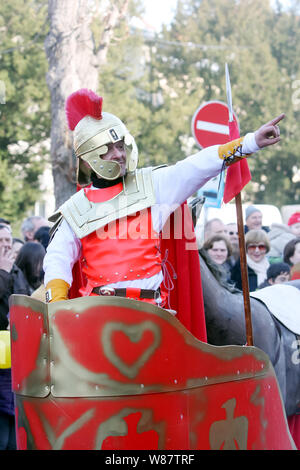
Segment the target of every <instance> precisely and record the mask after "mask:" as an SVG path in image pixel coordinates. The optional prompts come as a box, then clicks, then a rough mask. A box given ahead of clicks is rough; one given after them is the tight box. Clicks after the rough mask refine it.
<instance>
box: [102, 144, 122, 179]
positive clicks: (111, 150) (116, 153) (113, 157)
mask: <svg viewBox="0 0 300 470" xmlns="http://www.w3.org/2000/svg"><path fill="white" fill-rule="evenodd" d="M107 147H108V151H107V152H106V153H105V154H104V155H102V156H101V158H102V159H103V160H106V161H114V162H117V163H119V165H120V167H121V173H120V176H124V175H125V173H126V151H125V144H124V141H123V140H119V142H115V143H114V144H113V143H110V144H108V145H107Z"/></svg>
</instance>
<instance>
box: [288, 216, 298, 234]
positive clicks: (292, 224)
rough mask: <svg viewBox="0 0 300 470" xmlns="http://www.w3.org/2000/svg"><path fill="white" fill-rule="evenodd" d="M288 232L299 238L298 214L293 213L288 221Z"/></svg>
mask: <svg viewBox="0 0 300 470" xmlns="http://www.w3.org/2000/svg"><path fill="white" fill-rule="evenodd" d="M287 224H288V226H289V228H290V231H291V232H292V233H293V234H294V235H295V236H296V237H300V212H294V214H292V215H291V217H290V218H289V220H288V223H287Z"/></svg>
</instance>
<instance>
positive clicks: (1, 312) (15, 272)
mask: <svg viewBox="0 0 300 470" xmlns="http://www.w3.org/2000/svg"><path fill="white" fill-rule="evenodd" d="M12 294H23V295H30V288H29V286H28V283H27V281H26V279H25V277H24V274H23V273H22V271H21V270H20V269H19V268H18V267H17V266H16V265H15V264H14V265H13V267H12V270H11V272H10V273H8V272H7V271H4V270H3V269H0V330H6V329H7V327H8V312H9V304H8V299H9V297H10V296H11V295H12Z"/></svg>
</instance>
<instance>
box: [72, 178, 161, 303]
mask: <svg viewBox="0 0 300 470" xmlns="http://www.w3.org/2000/svg"><path fill="white" fill-rule="evenodd" d="M121 191H122V183H120V184H118V185H116V186H112V187H109V188H105V189H103V188H101V189H99V190H97V189H93V190H91V189H85V194H86V196H87V198H88V199H89V200H90V201H93V202H104V201H109V200H110V199H112V198H113V197H114V196H116V195H117V194H119V193H120V192H121ZM81 243H82V257H83V259H82V270H83V273H84V274H85V276H86V278H87V285H86V286H85V287H84V288H82V289H81V291H80V292H81V294H82V295H90V294H91V291H92V289H93V288H94V287H97V286H102V285H107V284H112V283H116V282H120V281H132V280H135V279H145V278H150V277H152V276H154V275H156V274H158V273H159V272H160V271H161V255H160V249H159V235H158V233H156V232H155V231H154V230H153V226H152V218H151V209H150V208H148V209H145V210H143V211H140V212H137V213H136V214H133V215H131V216H128V217H124V218H122V219H118V220H115V221H113V222H112V223H110V224H107V225H105V227H103V228H101V229H98V230H96V231H95V232H92V233H90V234H89V235H87V236H86V237H84V238H82V239H81Z"/></svg>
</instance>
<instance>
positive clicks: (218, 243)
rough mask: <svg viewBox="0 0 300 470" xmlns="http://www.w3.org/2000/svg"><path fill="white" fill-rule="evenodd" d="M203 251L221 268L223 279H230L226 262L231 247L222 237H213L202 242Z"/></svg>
mask: <svg viewBox="0 0 300 470" xmlns="http://www.w3.org/2000/svg"><path fill="white" fill-rule="evenodd" d="M203 249H204V250H206V252H207V254H208V255H209V257H210V258H211V259H212V260H213V261H214V262H215V263H216V264H218V265H219V266H222V271H223V273H224V279H226V280H229V279H230V264H229V263H228V262H227V261H228V258H229V257H230V256H231V245H230V242H229V240H228V238H227V237H226V236H224V235H214V236H213V237H211V238H209V239H208V240H206V241H205V242H204V245H203Z"/></svg>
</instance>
